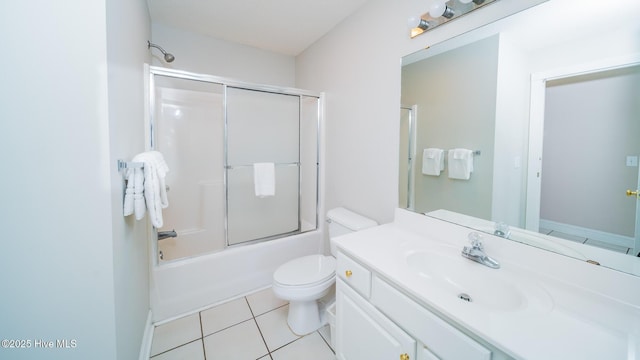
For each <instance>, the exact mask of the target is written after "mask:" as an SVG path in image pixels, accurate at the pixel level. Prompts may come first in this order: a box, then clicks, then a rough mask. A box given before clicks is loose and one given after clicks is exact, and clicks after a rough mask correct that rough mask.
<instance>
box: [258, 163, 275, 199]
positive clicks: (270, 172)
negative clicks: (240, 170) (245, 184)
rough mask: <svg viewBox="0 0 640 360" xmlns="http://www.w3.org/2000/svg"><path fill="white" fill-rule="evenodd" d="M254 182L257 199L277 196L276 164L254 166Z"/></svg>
mask: <svg viewBox="0 0 640 360" xmlns="http://www.w3.org/2000/svg"><path fill="white" fill-rule="evenodd" d="M253 182H254V187H255V193H256V196H257V197H261V198H262V197H266V196H274V195H275V194H276V171H275V164H274V163H255V164H253Z"/></svg>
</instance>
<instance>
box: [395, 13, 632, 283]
mask: <svg viewBox="0 0 640 360" xmlns="http://www.w3.org/2000/svg"><path fill="white" fill-rule="evenodd" d="M623 3H624V4H621V5H622V6H623V7H624V8H625V9H627V10H628V12H625V14H620V13H619V12H615V11H613V10H612V11H609V10H606V9H602V8H601V7H600V6H599V5H597V4H594V5H591V4H586V3H584V2H578V1H573V0H566V1H559V0H552V1H549V2H547V3H544V4H541V5H538V6H536V7H534V8H531V9H528V10H526V11H524V12H521V13H518V14H516V15H512V16H510V17H509V18H506V19H503V20H501V21H498V22H495V23H492V24H489V25H486V26H484V27H482V28H479V29H476V30H474V31H472V32H470V33H467V34H464V35H461V36H459V37H457V38H453V39H450V40H447V41H445V42H443V43H440V44H437V45H434V46H432V47H431V48H428V49H426V50H422V51H421V52H419V53H416V54H411V55H409V56H407V57H405V58H404V59H403V69H402V100H401V101H402V105H403V106H404V107H413V109H414V113H413V115H414V118H415V123H414V127H413V128H410V127H403V128H402V129H403V130H402V131H403V132H404V131H407V132H408V133H407V134H403V135H402V137H401V156H402V154H403V151H404V153H406V154H407V155H406V156H407V158H405V159H401V162H400V163H401V169H402V170H401V171H402V172H403V173H404V175H401V177H400V180H401V182H400V187H401V188H404V189H405V190H404V193H403V192H402V191H401V196H400V202H401V204H400V205H401V206H403V207H408V208H409V209H411V210H414V211H417V212H421V213H431V214H432V215H434V214H435V215H438V214H440V215H441V214H442V213H443V212H439V211H438V210H439V209H443V210H445V211H448V212H447V214H449V215H450V214H452V213H453V214H455V213H457V214H465V216H467V217H466V218H465V216H454V218H455V219H456V220H455V221H468V220H469V219H470V218H471V219H484V221H488V223H484V224H483V229H482V230H484V231H488V232H490V233H492V232H493V231H494V230H495V229H494V227H495V224H496V223H497V222H504V223H506V224H508V225H509V226H510V227H511V229H514V230H517V228H527V229H528V230H535V231H533V232H532V233H533V234H536V233H537V232H538V231H542V232H545V233H549V232H551V235H554V236H545V235H541V236H544V239H545V242H544V244H547V245H544V246H543V245H542V244H543V243H539V244H538V247H541V248H545V249H547V250H551V251H554V250H553V249H557V248H558V244H563V243H564V242H566V241H573V242H572V243H571V245H573V244H577V245H578V246H579V247H582V248H585V249H587V248H588V249H589V250H588V251H586V252H587V253H588V254H589V256H588V257H589V258H592V257H593V256H595V255H592V254H593V250H595V251H596V253H595V254H598V253H599V254H601V255H600V256H599V258H601V259H605V258H606V259H608V258H609V255H610V250H613V251H617V252H620V253H628V254H629V255H635V254H636V253H638V252H639V251H640V242H639V241H638V238H639V237H640V225H638V222H639V221H638V218H640V214H639V213H640V211H637V210H636V208H637V207H639V206H638V200H637V197H629V198H627V197H626V196H625V190H626V189H631V190H635V189H636V188H637V187H640V186H639V184H638V181H639V180H638V166H637V165H634V158H636V157H637V156H638V155H640V148H638V146H639V144H640V142H638V141H637V138H638V134H640V130H639V126H640V125H639V124H640V122H639V121H638V118H640V116H639V115H640V106H638V104H637V103H638V102H637V99H638V98H639V96H640V88H639V87H638V86H634V84H638V83H639V82H638V78H637V76H638V71H637V69H638V67H633V66H632V65H633V64H634V62H637V63H639V64H640V55H639V54H640V41H638V39H640V24H639V23H638V22H637V19H634V16H633V15H631V14H638V13H640V3H637V2H635V1H632V0H623ZM578 10H579V11H578ZM559 14H562V15H559ZM540 19H544V21H540ZM594 21H596V22H598V23H602V22H603V21H604V22H606V23H608V24H609V25H608V27H606V28H603V27H599V28H597V29H595V28H594V27H593V26H592V24H593V23H594ZM611 59H622V60H619V61H618V62H617V64H618V65H611V64H616V61H612V60H611ZM584 64H590V66H591V70H589V71H583V73H586V72H588V73H593V74H592V75H588V76H586V77H581V78H571V79H570V78H568V75H566V76H559V77H558V78H555V79H552V78H550V77H548V76H547V77H545V75H544V74H548V73H551V72H554V71H555V72H556V73H558V74H560V73H562V71H559V70H558V69H581V68H584V69H586V67H583V65H584ZM598 65H600V66H602V67H604V69H603V70H611V69H612V68H614V69H616V70H615V71H613V72H606V73H601V74H600V71H595V70H594V69H596V68H597V67H598ZM565 73H567V74H568V73H571V71H568V72H565ZM541 74H542V75H541ZM602 74H606V75H614V76H613V78H614V79H613V80H612V79H611V78H612V76H602ZM536 76H537V77H538V78H544V79H543V81H542V84H543V90H542V92H543V95H541V99H542V101H541V102H542V110H540V109H537V108H535V106H538V105H535V101H533V98H534V97H535V96H537V95H536V94H535V92H536V91H537V90H536V89H535V87H533V81H532V78H536ZM561 78H566V79H563V80H560V79H561ZM610 81H613V82H617V84H616V85H611V84H607V85H605V86H607V87H606V88H605V90H599V91H600V95H595V96H597V97H598V100H604V99H609V101H615V103H614V105H613V108H608V109H607V108H605V107H595V108H594V107H591V108H589V107H588V106H587V105H593V106H596V102H595V101H590V100H589V98H588V96H591V95H586V93H587V91H586V90H583V89H582V88H580V89H576V86H578V85H579V86H601V85H603V84H604V83H605V82H610ZM613 86H617V89H618V90H612V89H614V87H613ZM558 92H565V93H567V92H568V93H571V95H566V94H565V95H562V96H563V97H561V98H558V97H557V95H556V93H558ZM577 92H580V94H581V95H576V93H577ZM603 92H604V93H607V94H612V96H610V97H609V96H602V93H603ZM545 95H547V96H549V100H548V102H547V104H545V102H544V100H545ZM568 96H573V97H568ZM576 96H577V99H579V100H577V101H576V100H575V99H576ZM623 98H630V99H635V101H633V100H632V101H630V102H627V103H624V104H622V103H621V101H622V99H623ZM530 103H532V104H533V105H531V106H530ZM569 103H574V105H575V106H574V109H573V110H571V112H568V111H569V110H567V109H566V107H564V105H568V104H569ZM602 106H605V105H602ZM607 106H608V105H607ZM621 108H624V110H621ZM614 109H617V110H615V111H614ZM536 111H538V112H540V111H541V112H542V114H541V115H539V117H540V118H541V119H542V121H541V122H540V124H539V125H540V126H539V128H533V127H532V128H531V129H530V128H529V127H530V125H531V126H534V125H535V122H534V121H533V120H532V122H531V124H530V122H529V120H530V118H531V119H533V118H535V117H536V116H537V115H535V114H534V113H535V112H536ZM585 112H586V113H588V114H591V115H594V116H589V117H586V116H584V115H585ZM530 113H531V114H530ZM621 113H625V114H624V115H623V114H621ZM625 116H626V118H624V117H625ZM554 118H561V119H563V121H562V122H556V121H557V120H554V123H553V125H552V124H551V123H549V124H547V120H549V121H550V119H554ZM596 120H598V121H599V123H597V124H596V123H590V122H588V121H596ZM572 121H573V122H572ZM576 121H577V122H578V123H577V124H576ZM614 124H615V125H614ZM622 124H626V125H624V126H627V125H628V126H629V127H626V128H625V129H626V130H622V129H621V128H622V126H623V125H622ZM542 125H544V127H543V126H542ZM559 127H560V128H563V127H564V128H565V129H566V128H567V127H570V129H569V130H568V131H569V132H566V131H563V132H560V131H558V128H559ZM412 129H413V131H412V132H411V130H412ZM613 129H615V130H618V131H620V132H618V133H617V134H621V133H624V134H630V136H628V138H630V139H631V140H629V141H628V142H626V143H623V142H622V138H621V137H620V136H621V135H616V133H614V132H612V131H611V130H613ZM538 132H539V134H538ZM543 134H544V135H543ZM542 139H544V146H543V141H542ZM409 140H412V141H413V142H414V145H413V147H412V148H409V144H408V141H409ZM634 140H635V141H634ZM530 141H531V144H533V143H534V142H537V141H539V142H540V145H539V153H537V152H536V151H538V150H535V151H533V150H530V145H531V144H530ZM458 147H462V148H469V149H473V150H481V155H480V156H476V157H474V159H473V161H474V164H473V165H474V167H473V172H472V173H471V176H470V178H469V179H468V180H454V179H450V178H449V177H448V171H449V169H448V164H446V161H445V170H443V172H442V173H441V174H440V175H439V176H433V175H425V174H423V172H422V169H421V166H422V164H423V162H424V160H425V159H424V158H423V152H424V149H426V148H441V149H444V150H445V151H446V150H449V149H452V148H458ZM614 147H616V148H617V149H618V150H616V152H615V153H613V152H609V151H607V152H606V154H605V151H604V150H609V149H613V148H614ZM543 148H544V156H543V155H542V154H543V153H542V149H543ZM587 148H588V149H589V150H590V151H591V150H593V151H594V152H589V151H586V150H587ZM404 149H407V150H404ZM552 149H553V150H552ZM599 156H604V157H605V158H604V159H603V158H599ZM445 159H446V157H445ZM610 163H612V164H614V163H615V164H617V167H618V170H619V171H620V172H621V175H620V176H618V175H613V173H612V172H611V171H610V170H609V168H608V167H607V166H608V165H609V164H610ZM403 164H412V167H411V168H410V169H404V168H402V167H403V166H411V165H403ZM578 164H579V165H580V166H581V167H582V168H581V170H580V171H578V170H577V169H574V170H572V171H570V172H569V173H566V171H567V170H569V169H570V168H571V167H572V166H574V165H578ZM554 169H555V170H554ZM560 170H562V171H565V172H564V173H560V172H559V171H560ZM547 175H548V177H547ZM403 176H404V178H403ZM595 177H598V178H599V179H600V180H599V183H600V184H603V183H604V184H607V186H608V187H609V188H610V189H609V190H607V191H609V194H608V195H602V196H605V197H612V198H614V199H612V201H610V202H608V203H605V202H604V200H603V198H599V199H600V200H598V198H596V196H595V191H594V190H593V187H594V186H595V185H593V184H590V183H588V182H587V181H586V180H593V179H594V178H595ZM554 178H555V179H556V180H553V179H554ZM404 179H407V180H404ZM603 179H604V181H603ZM412 182H413V183H412ZM560 182H563V183H564V186H565V187H564V188H559V187H558V185H555V189H556V190H552V188H550V186H551V185H552V184H554V183H555V184H558V183H560ZM536 186H538V187H539V188H538V194H537V198H536V195H535V191H533V190H535V188H536ZM621 187H622V188H621ZM540 188H542V189H544V190H543V191H542V193H543V194H544V195H543V196H541V192H540ZM412 189H413V191H412ZM532 192H533V193H534V195H532V194H531V193H532ZM592 193H593V194H594V195H593V199H592V200H593V201H595V204H591V205H587V204H586V203H585V202H584V201H582V202H576V201H574V200H575V199H579V200H585V199H586V198H589V197H591V194H592ZM405 194H406V195H405ZM599 196H600V195H599ZM571 198H573V200H572V199H571ZM532 199H536V200H535V201H533V200H532ZM610 200H611V199H610ZM536 201H537V206H538V208H537V209H536V208H535V206H534V207H532V205H535V203H536ZM613 207H616V208H618V209H620V211H621V212H620V213H619V214H618V215H615V214H614V211H611V210H612V208H613ZM587 208H597V209H598V210H599V212H598V213H593V212H590V213H586V212H582V211H583V210H585V209H587ZM577 209H580V211H577ZM541 210H543V211H541ZM570 215H573V218H575V219H569V218H571V216H570ZM532 219H535V220H532ZM447 220H449V221H452V219H451V216H448V218H447ZM536 221H537V222H536ZM634 221H635V223H634ZM488 224H491V225H493V226H488ZM540 225H543V226H542V228H541V226H540ZM518 231H524V230H518ZM552 231H553V232H552ZM560 232H566V233H570V236H565V237H567V238H570V240H567V239H562V240H561V239H559V238H560V237H561V236H564V235H562V234H561V233H560ZM571 233H573V234H571ZM604 234H608V235H613V236H608V235H607V236H603V235H604ZM528 235H530V234H528ZM587 239H589V241H587ZM594 239H597V240H600V243H596V242H594V241H593V240H594ZM550 241H551V242H552V241H555V244H554V245H549V244H550ZM580 242H581V243H584V242H586V243H587V244H588V245H598V246H600V247H587V246H585V245H583V244H580ZM534 243H535V242H532V243H530V244H529V245H534V246H536V245H535V244H534ZM603 247H604V248H606V249H608V250H602V248H603ZM634 247H635V250H634ZM572 249H573V248H572ZM573 250H574V251H577V250H575V249H573ZM556 252H559V253H562V252H560V251H556ZM584 252H585V251H583V252H581V253H584ZM571 253H572V252H571V251H569V252H565V253H564V254H563V255H568V256H571V255H570V254H571ZM574 257H576V258H580V257H579V256H574ZM596 257H598V256H596ZM627 258H630V257H627ZM582 260H584V259H582ZM595 260H596V261H597V259H595ZM632 261H635V263H638V264H640V259H634V260H632ZM603 265H605V266H609V267H612V268H617V269H618V270H621V271H625V272H631V273H634V272H635V270H630V269H631V268H633V267H634V266H633V265H631V266H629V265H625V266H616V264H615V262H611V261H608V260H607V261H604V264H603ZM636 266H640V265H636Z"/></svg>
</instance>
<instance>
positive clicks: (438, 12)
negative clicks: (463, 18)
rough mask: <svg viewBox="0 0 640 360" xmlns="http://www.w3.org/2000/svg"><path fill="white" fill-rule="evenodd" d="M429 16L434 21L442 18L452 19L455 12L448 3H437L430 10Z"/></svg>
mask: <svg viewBox="0 0 640 360" xmlns="http://www.w3.org/2000/svg"><path fill="white" fill-rule="evenodd" d="M429 15H430V16H431V17H432V18H434V19H435V18H438V17H440V16H444V17H446V18H447V19H451V18H452V17H453V15H455V14H454V12H453V10H452V9H451V8H450V7H448V6H447V4H446V1H436V2H434V3H433V4H431V7H430V8H429Z"/></svg>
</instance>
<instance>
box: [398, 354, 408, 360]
mask: <svg viewBox="0 0 640 360" xmlns="http://www.w3.org/2000/svg"><path fill="white" fill-rule="evenodd" d="M400 360H409V354H406V353H405V354H401V355H400Z"/></svg>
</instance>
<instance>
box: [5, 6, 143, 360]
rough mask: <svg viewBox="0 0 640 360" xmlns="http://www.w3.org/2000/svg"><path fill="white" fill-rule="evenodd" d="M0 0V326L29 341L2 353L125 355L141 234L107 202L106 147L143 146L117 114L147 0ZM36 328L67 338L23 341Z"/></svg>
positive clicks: (135, 116)
mask: <svg viewBox="0 0 640 360" xmlns="http://www.w3.org/2000/svg"><path fill="white" fill-rule="evenodd" d="M0 8H1V9H0V31H2V33H3V34H5V37H4V38H3V49H4V51H6V55H5V56H3V57H2V58H1V59H0V66H1V67H2V69H3V81H2V82H1V84H0V98H1V99H2V106H0V118H2V119H3V120H2V122H1V125H0V127H1V132H2V133H3V134H5V139H4V141H3V142H2V151H0V159H2V163H3V166H5V171H4V172H3V175H4V176H2V177H1V179H0V186H1V187H2V189H3V192H4V194H3V196H2V202H1V204H2V205H0V206H1V208H0V209H1V215H2V229H3V235H4V237H5V240H6V241H5V242H4V245H3V249H2V252H0V272H1V273H2V274H3V279H4V283H3V289H4V290H3V296H2V301H1V305H2V306H0V318H1V319H2V326H1V327H0V337H2V338H3V339H25V340H31V345H32V348H31V349H0V358H11V359H27V358H28V359H33V358H47V359H109V360H111V359H116V358H118V359H133V358H137V356H138V353H139V349H140V341H141V338H142V332H143V329H144V326H145V319H146V317H147V312H148V308H149V306H148V301H149V300H148V295H147V292H148V290H147V289H146V287H147V280H146V276H147V275H146V274H147V271H148V269H147V267H146V259H147V257H146V250H145V246H146V239H145V238H144V237H143V236H142V234H141V233H139V232H138V231H134V230H131V229H126V227H125V224H124V219H123V218H122V216H117V214H121V207H120V206H121V205H120V203H121V200H120V197H121V196H122V189H121V188H120V186H119V185H120V183H119V182H117V181H114V179H117V178H118V175H117V172H115V160H114V158H115V157H116V156H119V155H130V154H132V153H133V152H134V151H137V150H139V149H141V148H140V146H141V144H137V146H136V144H135V143H132V142H130V141H129V139H130V138H129V137H128V136H129V135H128V132H126V131H124V128H127V130H129V128H128V125H129V124H131V123H134V122H135V121H141V119H139V116H140V115H141V114H142V111H141V105H142V103H141V102H140V101H141V100H140V99H141V94H139V90H140V89H141V84H142V78H141V74H142V72H141V68H142V62H143V59H144V58H145V56H146V51H147V49H146V46H145V43H144V42H142V43H141V44H137V41H140V40H141V39H144V37H145V34H146V33H148V30H145V29H146V28H148V26H149V25H148V17H147V15H146V4H145V2H144V1H142V0H139V1H137V2H135V3H131V4H130V3H127V2H124V1H121V2H119V3H114V2H109V4H108V6H107V4H106V2H104V1H102V2H101V1H98V2H86V1H77V0H71V1H68V2H66V3H65V6H60V5H59V4H56V3H52V2H50V1H31V2H28V3H26V2H10V3H4V4H3V5H1V6H0ZM121 12H124V13H126V16H123V15H125V14H121ZM114 14H117V15H114ZM114 16H117V17H115V18H114ZM125 19H126V20H125ZM116 22H117V23H118V26H120V28H119V29H116V28H117V27H118V26H116ZM120 31H121V32H120ZM127 31H133V32H136V35H133V36H132V35H131V34H126V32H127ZM107 39H109V41H107ZM138 47H139V48H141V50H138V49H139V48H138ZM111 120H114V121H113V122H111ZM131 131H133V132H134V134H132V135H131V136H135V131H136V129H135V127H133V128H132V129H131ZM112 133H117V136H118V138H117V139H114V137H112V136H111V135H112ZM114 135H115V134H114ZM120 151H122V152H120ZM36 339H38V340H47V341H54V346H55V342H56V341H57V340H75V341H76V342H75V346H76V347H75V348H71V349H35V348H34V347H35V340H36ZM68 344H69V345H72V344H73V343H71V342H69V343H68Z"/></svg>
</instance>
